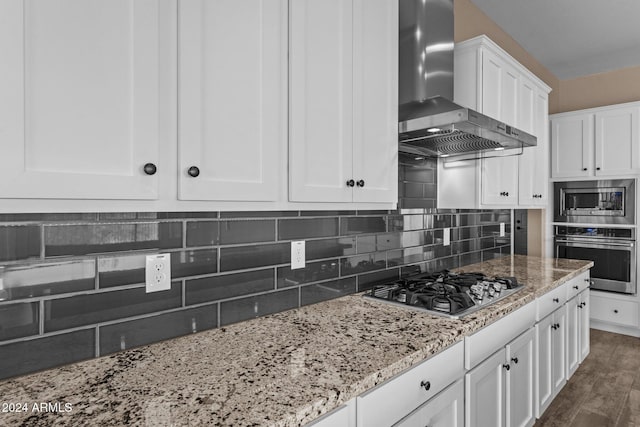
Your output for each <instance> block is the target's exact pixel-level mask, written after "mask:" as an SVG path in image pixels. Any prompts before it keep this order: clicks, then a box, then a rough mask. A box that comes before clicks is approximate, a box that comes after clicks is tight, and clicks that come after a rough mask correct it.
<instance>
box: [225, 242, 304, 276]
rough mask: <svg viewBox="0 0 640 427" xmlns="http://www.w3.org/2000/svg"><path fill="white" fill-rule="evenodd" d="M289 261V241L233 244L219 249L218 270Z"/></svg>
mask: <svg viewBox="0 0 640 427" xmlns="http://www.w3.org/2000/svg"><path fill="white" fill-rule="evenodd" d="M307 259H308V256H307ZM290 261H291V244H289V243H275V244H270V245H247V246H234V247H231V248H221V249H220V271H232V270H242V269H244V268H254V267H265V266H268V265H276V264H287V263H289V262H290Z"/></svg>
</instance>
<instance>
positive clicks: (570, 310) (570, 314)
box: [566, 296, 580, 380]
mask: <svg viewBox="0 0 640 427" xmlns="http://www.w3.org/2000/svg"><path fill="white" fill-rule="evenodd" d="M579 304H580V301H579V298H578V297H577V296H576V297H573V298H571V299H570V300H569V301H567V366H566V369H567V372H566V373H567V375H566V377H567V380H568V379H569V378H571V376H572V375H573V373H574V372H575V371H576V369H578V365H579V364H580V330H579V324H580V310H579V309H578V305H579Z"/></svg>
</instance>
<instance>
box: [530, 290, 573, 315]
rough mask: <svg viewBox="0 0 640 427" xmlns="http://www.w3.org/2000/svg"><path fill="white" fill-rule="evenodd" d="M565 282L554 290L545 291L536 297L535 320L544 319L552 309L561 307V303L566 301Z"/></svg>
mask: <svg viewBox="0 0 640 427" xmlns="http://www.w3.org/2000/svg"><path fill="white" fill-rule="evenodd" d="M567 283H569V282H567ZM567 283H563V284H562V285H560V286H558V287H557V288H555V289H554V290H552V291H550V292H547V293H546V294H544V295H542V296H541V297H539V298H538V299H536V302H537V303H538V314H537V316H536V320H538V321H539V320H541V319H544V318H545V317H547V316H548V315H549V314H551V313H552V312H553V311H554V310H556V309H558V308H560V307H562V304H564V303H565V302H567V288H566V285H567Z"/></svg>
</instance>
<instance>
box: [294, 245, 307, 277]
mask: <svg viewBox="0 0 640 427" xmlns="http://www.w3.org/2000/svg"><path fill="white" fill-rule="evenodd" d="M305 262H306V255H305V244H304V240H295V241H293V242H291V269H292V270H295V269H298V268H304V266H305Z"/></svg>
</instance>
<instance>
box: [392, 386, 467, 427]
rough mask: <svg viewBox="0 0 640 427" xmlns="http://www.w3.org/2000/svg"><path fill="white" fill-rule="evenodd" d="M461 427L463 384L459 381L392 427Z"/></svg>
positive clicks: (462, 423) (462, 424) (462, 422)
mask: <svg viewBox="0 0 640 427" xmlns="http://www.w3.org/2000/svg"><path fill="white" fill-rule="evenodd" d="M424 426H429V427H463V426H464V383H463V380H462V379H460V380H459V381H457V382H456V383H454V384H453V385H451V386H449V387H448V388H447V389H445V390H443V391H441V392H440V393H439V394H438V395H437V396H435V397H434V398H432V399H431V400H429V401H428V402H427V403H425V404H424V405H422V406H421V407H419V408H418V409H416V410H415V411H413V412H412V413H411V414H409V415H408V416H407V417H405V418H403V419H402V420H400V421H399V422H398V423H397V424H395V425H394V427H424Z"/></svg>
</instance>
